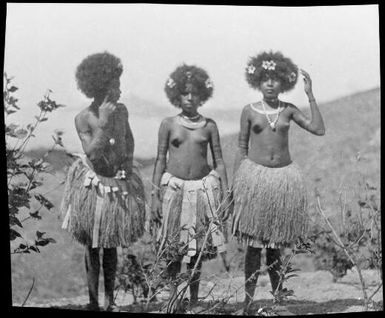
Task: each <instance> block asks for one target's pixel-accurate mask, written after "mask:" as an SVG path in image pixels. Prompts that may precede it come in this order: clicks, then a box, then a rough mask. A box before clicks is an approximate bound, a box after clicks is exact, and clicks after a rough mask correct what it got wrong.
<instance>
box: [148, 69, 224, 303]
mask: <svg viewBox="0 0 385 318" xmlns="http://www.w3.org/2000/svg"><path fill="white" fill-rule="evenodd" d="M165 92H166V95H167V97H168V99H169V100H170V102H171V104H173V105H174V106H175V107H177V108H178V109H180V113H179V114H178V115H176V116H172V117H167V118H165V119H164V120H163V121H162V123H161V125H160V128H159V134H158V153H157V157H156V162H155V168H154V174H153V188H152V192H151V195H152V206H151V207H152V208H151V210H152V216H153V218H152V219H153V221H155V222H156V223H159V224H160V228H159V231H158V242H159V249H158V255H160V254H162V253H163V254H165V253H166V252H165V251H166V250H167V249H169V248H170V244H182V246H183V252H181V253H179V254H178V255H173V256H171V258H170V259H169V263H170V264H169V266H168V275H169V277H170V278H171V279H174V278H175V277H176V275H177V273H178V272H180V270H181V264H182V263H186V264H187V269H188V271H189V272H190V274H191V271H192V269H193V268H194V266H195V265H197V266H196V269H197V271H196V272H195V274H194V275H193V278H192V283H191V285H190V305H191V306H193V305H194V304H196V302H197V301H198V290H199V277H200V269H201V265H202V260H205V259H210V258H213V257H215V256H216V254H217V252H219V253H221V255H222V256H223V258H224V254H225V237H224V235H223V230H222V221H224V220H225V219H226V218H227V209H226V203H227V202H228V200H227V197H228V193H229V192H228V186H227V175H226V169H225V165H224V162H223V159H222V150H221V145H220V139H219V133H218V128H217V125H216V123H215V121H214V120H212V119H210V118H205V117H204V116H202V115H201V114H200V113H199V112H198V107H200V106H201V105H202V104H203V103H204V102H206V101H207V100H208V99H209V98H210V97H211V95H212V92H213V84H212V82H211V80H210V79H209V76H208V74H207V73H206V71H205V70H203V69H202V68H199V67H196V66H190V65H186V64H183V65H181V66H179V67H178V68H176V70H175V71H174V72H173V73H172V74H171V75H170V77H169V78H168V80H167V82H166V85H165ZM208 149H210V151H211V155H212V159H213V166H214V167H213V168H212V167H210V165H209V163H208V159H207V155H208ZM226 195H227V196H226ZM222 200H223V201H222ZM207 231H208V236H207V242H206V244H205V246H202V245H203V243H204V240H205V235H206V233H207ZM202 247H203V249H202ZM201 251H202V256H201V258H200V260H199V261H198V256H199V254H200V252H201ZM224 259H225V258H224ZM197 262H198V263H197ZM170 295H171V297H175V296H176V286H175V285H174V284H172V285H171V293H170Z"/></svg>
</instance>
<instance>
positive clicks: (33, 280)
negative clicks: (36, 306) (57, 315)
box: [21, 277, 35, 307]
mask: <svg viewBox="0 0 385 318" xmlns="http://www.w3.org/2000/svg"><path fill="white" fill-rule="evenodd" d="M34 286H35V277H33V278H32V285H31V288H30V289H29V292H28V294H27V297H25V299H24V301H23V303H22V304H21V307H24V305H25V303H26V302H27V300H28V298H29V296H30V295H31V292H32V289H33V287H34Z"/></svg>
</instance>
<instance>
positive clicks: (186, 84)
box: [164, 64, 214, 107]
mask: <svg viewBox="0 0 385 318" xmlns="http://www.w3.org/2000/svg"><path fill="white" fill-rule="evenodd" d="M164 90H165V93H166V95H167V98H168V99H169V100H170V102H171V104H173V105H174V106H176V107H180V97H181V95H184V94H186V93H188V92H191V91H193V92H194V93H195V94H197V95H198V96H199V99H200V104H201V105H202V104H203V103H205V102H206V101H207V100H208V99H209V98H210V97H211V96H212V93H213V90H214V85H213V82H212V81H211V79H210V78H209V76H208V74H207V72H206V71H205V70H204V69H202V68H200V67H197V66H194V65H186V64H182V65H181V66H179V67H177V68H176V69H175V70H174V72H172V73H171V74H170V76H169V78H168V79H167V80H166V84H165V86H164Z"/></svg>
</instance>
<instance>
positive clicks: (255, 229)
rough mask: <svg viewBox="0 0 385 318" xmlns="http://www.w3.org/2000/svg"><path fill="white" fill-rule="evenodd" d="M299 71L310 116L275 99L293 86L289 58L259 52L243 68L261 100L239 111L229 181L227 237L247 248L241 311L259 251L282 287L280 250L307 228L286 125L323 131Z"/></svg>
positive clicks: (304, 199)
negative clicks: (229, 231)
mask: <svg viewBox="0 0 385 318" xmlns="http://www.w3.org/2000/svg"><path fill="white" fill-rule="evenodd" d="M299 71H300V73H301V74H302V76H303V79H304V86H305V93H306V94H307V96H308V99H309V103H310V110H311V118H308V117H307V116H305V115H304V113H303V112H302V111H301V110H299V109H298V108H297V107H296V106H294V105H293V104H291V103H289V102H286V101H282V100H280V98H279V95H280V94H281V93H283V92H287V91H289V90H291V89H293V88H294V86H295V84H296V82H297V77H298V68H297V66H296V65H295V64H293V62H292V61H291V60H290V59H289V58H287V57H285V56H283V55H282V53H280V52H272V51H270V52H262V53H260V54H258V55H257V56H254V57H251V58H250V60H249V62H248V64H247V67H246V80H247V82H248V83H249V85H250V86H251V87H252V88H254V89H257V90H259V91H260V92H261V93H262V99H261V100H260V101H258V102H254V103H250V104H248V105H246V106H245V107H244V108H243V111H242V115H241V120H240V124H241V128H240V133H239V144H238V145H239V153H238V156H237V158H236V160H235V166H234V179H233V180H234V181H233V191H234V214H233V220H232V233H233V235H235V236H236V237H237V238H238V240H239V241H241V242H243V243H245V244H246V245H247V250H246V256H245V303H244V305H245V307H244V308H245V310H246V311H247V310H248V309H249V305H250V304H251V301H252V299H253V296H254V291H255V287H256V284H257V279H258V270H259V269H260V264H261V250H262V248H266V263H267V264H266V265H267V266H270V268H269V270H268V273H269V276H270V282H271V285H272V289H273V291H275V290H276V289H277V288H278V289H281V288H282V284H279V275H278V273H277V270H279V269H280V265H281V259H280V254H281V253H280V249H281V248H284V247H287V246H292V244H295V243H296V241H297V239H299V238H302V237H304V236H305V235H306V233H307V229H308V214H307V197H306V189H305V187H304V181H303V178H302V175H301V172H300V169H299V167H298V166H297V165H296V164H295V163H293V162H292V160H291V157H290V152H289V127H290V122H291V121H293V122H295V123H296V124H297V125H299V126H300V127H301V128H303V129H304V130H307V131H308V132H310V133H312V134H314V135H318V136H322V135H324V134H325V127H324V123H323V120H322V116H321V114H320V111H319V109H318V106H317V103H316V100H315V98H314V95H313V91H312V82H311V79H310V76H309V74H308V73H307V72H305V71H304V70H299ZM309 150H310V149H309ZM278 285H280V286H278Z"/></svg>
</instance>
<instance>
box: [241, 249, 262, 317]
mask: <svg viewBox="0 0 385 318" xmlns="http://www.w3.org/2000/svg"><path fill="white" fill-rule="evenodd" d="M261 251H262V249H261V248H258V247H251V246H248V247H247V250H246V257H245V294H246V295H245V303H244V308H245V310H247V309H248V307H249V305H250V302H251V301H252V300H253V297H254V291H255V287H256V286H257V281H258V276H259V273H256V271H258V270H259V269H260V268H261ZM252 275H253V278H251V279H250V277H251V276H252Z"/></svg>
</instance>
